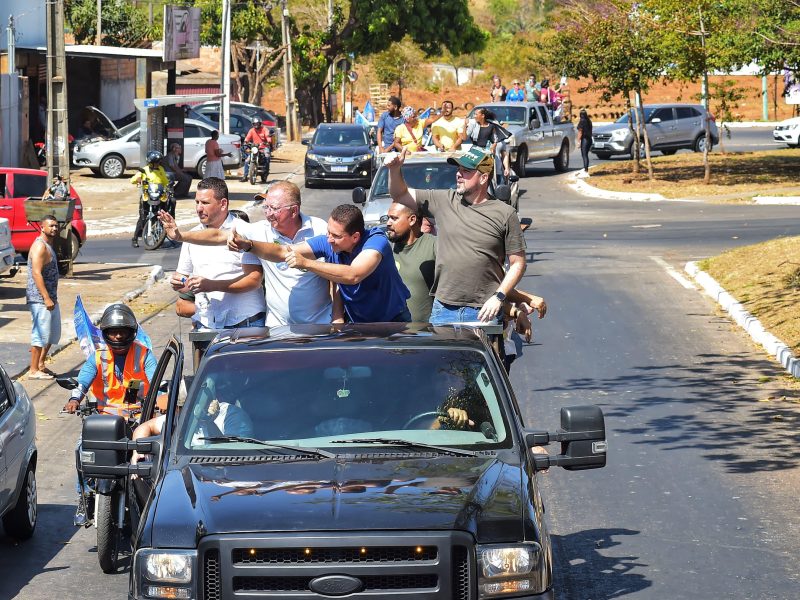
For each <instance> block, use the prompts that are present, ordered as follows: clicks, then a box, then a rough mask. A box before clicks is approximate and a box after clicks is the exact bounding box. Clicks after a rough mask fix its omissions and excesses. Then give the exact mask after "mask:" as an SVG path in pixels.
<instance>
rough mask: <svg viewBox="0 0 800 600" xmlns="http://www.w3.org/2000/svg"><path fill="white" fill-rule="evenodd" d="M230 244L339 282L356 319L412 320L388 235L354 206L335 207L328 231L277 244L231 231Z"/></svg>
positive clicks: (347, 305) (347, 311) (369, 320)
mask: <svg viewBox="0 0 800 600" xmlns="http://www.w3.org/2000/svg"><path fill="white" fill-rule="evenodd" d="M228 247H229V248H230V249H231V250H240V251H244V252H252V253H253V254H255V255H256V256H258V257H259V258H262V259H265V260H269V261H273V262H285V263H286V264H287V265H288V266H289V267H293V268H295V269H301V270H305V271H309V272H311V273H315V274H316V275H319V276H320V277H323V278H325V279H328V280H329V281H333V282H334V283H336V284H338V285H339V293H340V294H341V297H342V302H343V303H344V309H345V312H346V313H347V316H348V317H349V318H350V320H351V321H353V322H354V323H380V322H390V321H400V322H408V321H411V313H410V312H409V311H408V307H407V306H406V300H407V299H408V298H409V297H410V296H411V294H410V292H409V291H408V288H406V286H405V284H404V283H403V280H402V279H401V278H400V273H398V271H397V266H396V265H395V262H394V255H393V253H392V246H391V244H390V243H389V240H388V239H387V238H386V234H385V233H384V232H383V231H382V230H381V229H380V228H379V227H373V228H371V229H365V228H364V216H363V215H362V213H361V210H359V209H358V208H357V207H356V206H354V205H352V204H341V205H339V206H337V207H336V208H334V209H333V211H332V212H331V216H330V218H329V219H328V234H327V235H317V236H314V237H311V238H308V239H307V240H305V241H304V242H301V243H299V244H293V245H291V246H288V245H280V246H279V245H276V244H271V243H268V242H259V241H255V240H249V239H247V238H245V237H243V236H242V235H241V234H240V233H239V232H233V233H232V234H231V236H230V237H229V241H228ZM321 258H324V259H325V262H322V261H321V260H318V259H321Z"/></svg>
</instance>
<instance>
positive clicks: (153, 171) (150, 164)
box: [131, 150, 175, 248]
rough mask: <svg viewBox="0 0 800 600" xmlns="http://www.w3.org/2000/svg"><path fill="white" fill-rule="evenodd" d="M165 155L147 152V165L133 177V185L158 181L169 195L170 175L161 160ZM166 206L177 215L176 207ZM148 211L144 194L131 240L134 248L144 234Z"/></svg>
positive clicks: (168, 210) (157, 152) (165, 195)
mask: <svg viewBox="0 0 800 600" xmlns="http://www.w3.org/2000/svg"><path fill="white" fill-rule="evenodd" d="M163 158H164V155H163V154H161V152H159V151H158V150H151V151H150V152H148V153H147V166H145V168H144V169H143V170H141V171H139V172H137V173H136V175H134V176H133V177H131V183H132V184H133V185H139V184H140V183H142V184H147V183H157V184H160V185H163V186H164V197H165V198H166V197H167V193H166V190H167V187H168V186H169V177H168V176H167V172H166V171H165V170H164V167H163V166H161V161H162V160H163ZM169 204H170V203H168V206H167V207H166V210H167V212H169V213H170V214H171V215H173V216H175V207H174V206H171V205H169ZM147 213H148V206H147V202H146V200H145V196H144V195H142V196H140V198H139V220H138V221H136V230H135V231H134V233H133V239H132V240H131V245H132V246H133V247H134V248H138V247H139V238H140V237H141V235H142V231H144V224H145V221H147Z"/></svg>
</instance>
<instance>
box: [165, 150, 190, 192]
mask: <svg viewBox="0 0 800 600" xmlns="http://www.w3.org/2000/svg"><path fill="white" fill-rule="evenodd" d="M182 154H183V146H181V145H180V144H179V143H177V142H173V143H172V144H170V146H169V152H168V153H167V177H169V178H170V179H171V180H172V181H177V182H178V184H177V185H176V186H175V197H176V198H187V197H188V196H189V188H190V187H191V185H192V176H191V175H189V174H188V173H187V172H186V171H184V170H183V160H182V156H181V155H182Z"/></svg>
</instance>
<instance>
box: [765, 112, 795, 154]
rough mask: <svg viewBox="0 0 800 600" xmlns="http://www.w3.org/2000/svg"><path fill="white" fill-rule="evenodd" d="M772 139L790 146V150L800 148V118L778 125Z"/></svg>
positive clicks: (787, 120)
mask: <svg viewBox="0 0 800 600" xmlns="http://www.w3.org/2000/svg"><path fill="white" fill-rule="evenodd" d="M772 139H774V140H775V141H776V142H778V143H779V144H788V145H789V147H790V148H800V117H792V118H791V119H786V120H785V121H781V122H780V123H778V124H777V125H776V126H775V129H773V131H772Z"/></svg>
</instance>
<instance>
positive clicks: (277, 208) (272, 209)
mask: <svg viewBox="0 0 800 600" xmlns="http://www.w3.org/2000/svg"><path fill="white" fill-rule="evenodd" d="M293 206H294V204H284V205H283V206H269V205H267V204H265V205H264V212H265V213H267V214H270V213H276V212H279V211H280V210H282V209H284V208H292V207H293Z"/></svg>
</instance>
